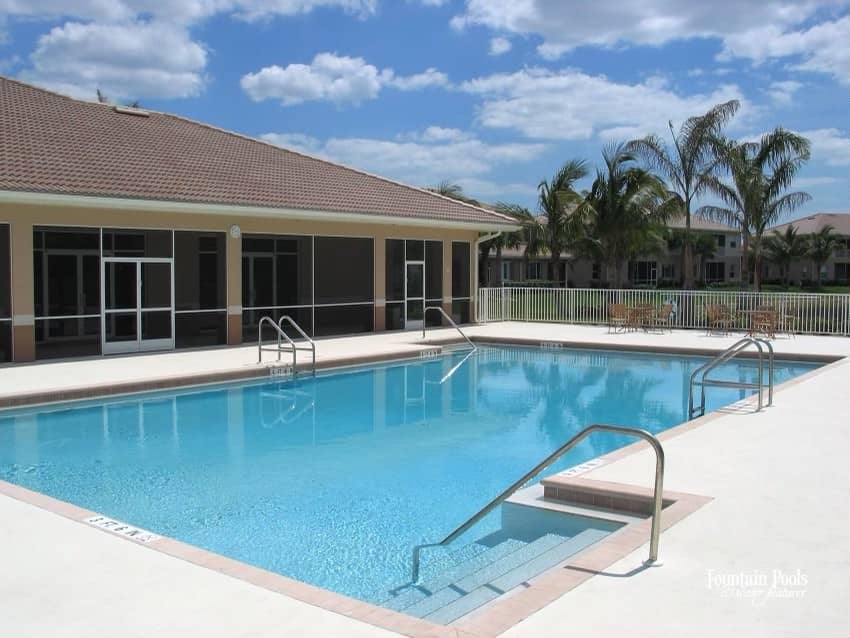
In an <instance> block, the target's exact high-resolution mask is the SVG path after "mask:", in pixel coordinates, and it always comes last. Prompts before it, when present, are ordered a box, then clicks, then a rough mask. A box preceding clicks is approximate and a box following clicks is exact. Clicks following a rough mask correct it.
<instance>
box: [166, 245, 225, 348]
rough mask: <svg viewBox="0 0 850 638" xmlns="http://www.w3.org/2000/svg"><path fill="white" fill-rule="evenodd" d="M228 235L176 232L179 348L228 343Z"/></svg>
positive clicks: (176, 309)
mask: <svg viewBox="0 0 850 638" xmlns="http://www.w3.org/2000/svg"><path fill="white" fill-rule="evenodd" d="M225 251H226V249H225V235H224V233H202V232H187V231H176V232H175V233H174V303H175V311H174V328H175V330H174V333H175V334H174V337H175V346H176V347H177V348H187V347H200V346H212V345H221V344H224V343H227V300H226V293H225V290H226V281H227V266H226V252H225Z"/></svg>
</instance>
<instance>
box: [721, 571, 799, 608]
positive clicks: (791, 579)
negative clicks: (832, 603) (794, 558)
mask: <svg viewBox="0 0 850 638" xmlns="http://www.w3.org/2000/svg"><path fill="white" fill-rule="evenodd" d="M808 584H809V579H808V577H807V576H806V575H805V574H804V573H803V572H802V571H800V570H799V569H797V570H795V571H793V572H789V571H785V570H782V569H773V570H770V571H760V570H754V571H748V572H744V571H741V572H718V571H716V570H714V569H709V570H707V571H706V573H705V586H706V588H707V589H710V590H712V591H716V592H719V594H720V597H721V598H737V599H740V600H749V601H751V602H752V604H753V606H761V605H764V604H766V603H767V601H769V600H773V599H779V600H788V599H792V600H793V599H802V598H803V597H804V596H805V595H806V587H807V586H808Z"/></svg>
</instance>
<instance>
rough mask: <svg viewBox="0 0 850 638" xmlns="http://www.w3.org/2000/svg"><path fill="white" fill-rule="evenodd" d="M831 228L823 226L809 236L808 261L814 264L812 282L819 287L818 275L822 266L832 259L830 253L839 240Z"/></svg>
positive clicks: (836, 246)
mask: <svg viewBox="0 0 850 638" xmlns="http://www.w3.org/2000/svg"><path fill="white" fill-rule="evenodd" d="M834 230H835V229H834V228H833V227H832V226H829V225H827V226H824V227H823V228H821V229H820V230H819V231H818V232H816V233H814V234H812V235H810V236H809V252H808V256H809V259H811V260H812V263H813V264H814V270H813V271H812V281H815V282H816V283H817V286H818V287H820V273H821V269H822V268H823V265H824V264H825V263H826V262H827V261H829V258H830V257H832V253H833V252H835V249H836V248H838V242H839V241H840V238H839V237H838V235H836V234H835V232H834Z"/></svg>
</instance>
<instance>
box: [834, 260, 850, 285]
mask: <svg viewBox="0 0 850 638" xmlns="http://www.w3.org/2000/svg"><path fill="white" fill-rule="evenodd" d="M835 281H844V282H846V281H850V264H835Z"/></svg>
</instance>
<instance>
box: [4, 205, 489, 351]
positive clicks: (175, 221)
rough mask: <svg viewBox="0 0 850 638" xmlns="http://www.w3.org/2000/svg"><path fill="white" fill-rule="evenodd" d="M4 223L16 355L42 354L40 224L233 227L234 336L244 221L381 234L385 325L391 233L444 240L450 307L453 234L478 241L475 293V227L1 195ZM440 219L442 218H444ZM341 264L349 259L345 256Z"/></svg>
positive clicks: (379, 291)
mask: <svg viewBox="0 0 850 638" xmlns="http://www.w3.org/2000/svg"><path fill="white" fill-rule="evenodd" d="M0 223H8V224H10V230H11V244H12V316H13V342H14V355H15V360H16V361H31V360H32V359H33V358H34V355H35V344H34V318H33V313H34V305H33V227H34V226H87V227H95V228H98V227H112V228H128V229H131V228H132V229H165V230H199V231H202V230H206V231H220V232H225V233H227V243H226V252H227V311H228V343H230V344H237V343H240V342H241V338H242V337H241V335H242V330H241V325H242V316H241V313H242V271H241V269H242V259H241V257H242V241H241V239H234V238H232V237H231V236H230V233H229V229H230V227H231V226H233V225H238V226H239V227H240V229H241V231H242V234H252V233H268V234H291V235H325V236H349V237H370V238H373V239H374V240H375V249H374V278H375V280H374V288H375V329H376V330H382V329H383V327H384V303H385V301H384V300H385V250H384V248H385V247H384V240H385V239H387V238H393V239H431V240H441V241H443V242H445V243H444V244H443V304H444V306H446V305H447V304H448V307H450V299H451V295H452V291H451V279H452V278H451V265H452V260H451V250H452V249H451V242H452V241H465V242H470V244H471V245H470V259H471V262H472V263H471V264H470V290H471V291H473V299H474V297H475V295H474V291H475V289H476V288H475V283H476V282H475V279H474V276H475V275H474V272H475V265H474V264H475V249H474V242H475V240H476V239H477V237H478V232H477V231H475V230H466V229H452V228H446V227H439V226H434V227H430V226H427V227H426V226H408V225H404V224H378V223H373V222H372V221H371V220H370V221H369V222H368V223H349V222H337V221H332V222H323V221H313V220H300V219H287V218H286V217H284V216H281V217H279V218H276V217H267V216H265V217H247V216H243V215H240V214H233V215H232V216H231V215H226V214H218V213H217V214H203V213H197V214H196V213H187V212H184V211H179V212H178V211H176V210H175V211H162V210H156V211H139V210H132V211H130V210H119V209H104V208H84V207H78V206H48V205H31V204H9V203H0ZM438 223H439V222H435V224H438ZM340 267H341V268H344V267H345V264H340Z"/></svg>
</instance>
